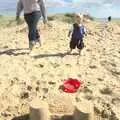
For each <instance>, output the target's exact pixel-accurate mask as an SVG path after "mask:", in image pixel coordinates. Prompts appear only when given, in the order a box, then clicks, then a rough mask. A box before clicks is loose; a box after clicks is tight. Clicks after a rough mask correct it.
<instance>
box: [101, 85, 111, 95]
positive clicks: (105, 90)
mask: <svg viewBox="0 0 120 120" xmlns="http://www.w3.org/2000/svg"><path fill="white" fill-rule="evenodd" d="M100 93H102V94H105V95H111V94H112V93H113V91H112V89H110V88H109V87H104V88H102V89H100Z"/></svg>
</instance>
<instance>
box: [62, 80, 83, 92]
mask: <svg viewBox="0 0 120 120" xmlns="http://www.w3.org/2000/svg"><path fill="white" fill-rule="evenodd" d="M80 86H81V82H80V81H79V80H78V79H73V78H68V79H65V81H64V83H63V91H64V92H67V93H74V92H76V91H77V90H78V89H79V87H80Z"/></svg>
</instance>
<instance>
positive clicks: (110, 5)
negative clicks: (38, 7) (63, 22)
mask: <svg viewBox="0 0 120 120" xmlns="http://www.w3.org/2000/svg"><path fill="white" fill-rule="evenodd" d="M46 3H47V6H48V7H49V8H50V10H51V11H53V12H55V11H56V9H57V12H84V13H89V14H91V15H92V16H95V17H100V18H101V17H107V16H109V15H110V16H113V17H120V0H46ZM53 6H54V8H53Z"/></svg>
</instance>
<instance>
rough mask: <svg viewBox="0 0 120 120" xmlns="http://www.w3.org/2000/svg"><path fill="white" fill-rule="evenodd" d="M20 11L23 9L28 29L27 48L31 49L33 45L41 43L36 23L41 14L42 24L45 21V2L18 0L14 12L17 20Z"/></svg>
mask: <svg viewBox="0 0 120 120" xmlns="http://www.w3.org/2000/svg"><path fill="white" fill-rule="evenodd" d="M22 11H24V19H25V21H26V23H27V25H28V30H29V34H28V38H29V49H30V50H32V48H33V47H34V45H37V46H38V45H39V46H40V45H41V42H40V35H39V32H38V30H37V24H38V22H39V20H40V18H41V16H43V22H44V24H46V23H47V14H46V7H45V3H44V1H43V0H18V2H17V12H16V20H17V21H18V20H19V19H20V14H21V12H22Z"/></svg>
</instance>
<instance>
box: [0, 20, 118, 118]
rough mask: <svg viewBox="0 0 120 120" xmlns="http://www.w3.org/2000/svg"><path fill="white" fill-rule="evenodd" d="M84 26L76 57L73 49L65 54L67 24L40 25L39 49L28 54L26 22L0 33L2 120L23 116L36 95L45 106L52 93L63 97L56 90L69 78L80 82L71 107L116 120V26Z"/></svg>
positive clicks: (66, 48)
mask: <svg viewBox="0 0 120 120" xmlns="http://www.w3.org/2000/svg"><path fill="white" fill-rule="evenodd" d="M85 26H86V27H87V30H88V34H87V36H85V38H84V42H85V48H84V49H83V51H82V55H81V56H80V57H79V58H78V55H77V50H74V51H73V54H72V55H66V54H65V53H66V52H67V50H68V48H69V40H67V34H68V30H69V27H70V24H67V23H64V22H61V21H51V22H49V26H48V28H47V29H44V28H43V25H42V23H40V24H39V28H40V29H39V31H40V33H41V41H42V47H41V48H39V49H37V50H33V52H32V53H31V55H29V54H28V52H29V51H28V49H27V48H28V40H27V29H26V24H25V23H24V24H22V25H19V26H16V25H14V24H12V25H8V26H3V27H1V28H0V120H12V119H13V118H14V117H16V116H21V115H26V114H27V113H28V112H29V104H28V103H29V102H30V101H31V100H32V99H34V98H35V97H36V96H38V97H39V98H40V99H42V100H46V99H47V100H48V101H49V97H48V96H50V94H52V93H56V94H58V95H62V94H65V93H64V92H63V91H61V90H60V89H59V87H60V85H62V83H63V81H64V79H66V78H69V77H72V78H78V79H79V80H81V81H82V86H81V88H80V89H79V90H78V91H77V92H76V93H74V94H70V96H72V97H73V99H74V102H77V103H79V101H80V99H81V98H82V99H84V100H88V101H90V102H91V103H93V105H94V110H95V113H96V115H98V116H99V117H101V118H102V120H120V41H119V40H120V24H119V23H115V22H112V23H106V24H102V23H100V22H93V21H91V22H88V23H85ZM74 53H75V54H74ZM24 91H25V92H26V93H25V94H23V92H24ZM66 95H68V94H66ZM96 120H99V119H96Z"/></svg>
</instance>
